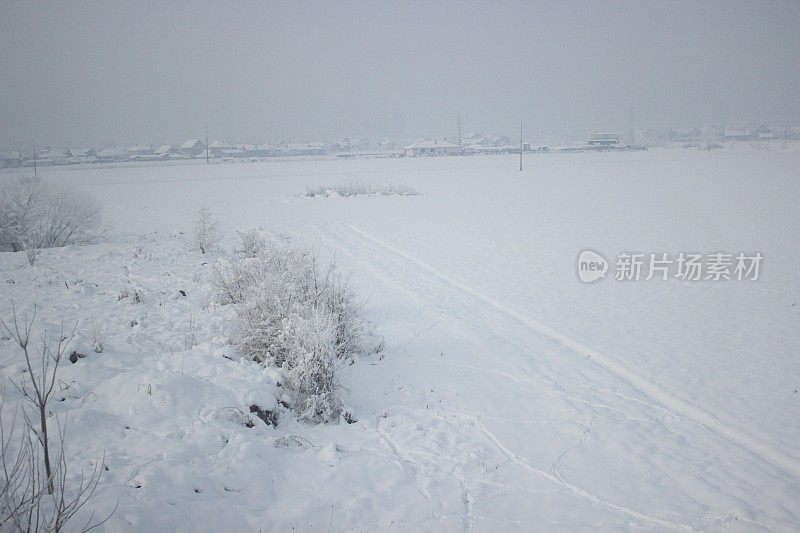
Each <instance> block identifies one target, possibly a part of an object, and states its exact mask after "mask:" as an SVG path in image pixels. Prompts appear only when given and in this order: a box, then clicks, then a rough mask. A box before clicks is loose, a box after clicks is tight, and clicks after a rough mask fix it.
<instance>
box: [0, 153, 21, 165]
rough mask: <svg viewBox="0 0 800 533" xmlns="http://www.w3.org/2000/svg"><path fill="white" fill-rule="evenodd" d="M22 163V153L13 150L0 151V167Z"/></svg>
mask: <svg viewBox="0 0 800 533" xmlns="http://www.w3.org/2000/svg"><path fill="white" fill-rule="evenodd" d="M21 164H22V155H21V154H20V153H19V152H17V151H15V150H12V151H8V152H0V168H3V167H18V166H20V165H21Z"/></svg>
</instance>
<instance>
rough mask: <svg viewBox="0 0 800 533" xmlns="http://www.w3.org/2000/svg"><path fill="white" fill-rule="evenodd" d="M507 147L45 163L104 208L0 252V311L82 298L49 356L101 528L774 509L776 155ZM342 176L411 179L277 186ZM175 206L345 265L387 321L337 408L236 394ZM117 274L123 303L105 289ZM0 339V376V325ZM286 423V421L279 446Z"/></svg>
mask: <svg viewBox="0 0 800 533" xmlns="http://www.w3.org/2000/svg"><path fill="white" fill-rule="evenodd" d="M516 164H517V161H516V158H515V157H514V156H509V157H504V156H498V157H464V158H434V159H410V160H409V159H399V160H395V159H392V160H381V159H373V160H348V161H304V162H270V163H259V164H231V165H208V166H206V165H200V166H198V165H191V166H165V167H136V168H110V169H67V168H64V169H55V168H54V169H46V170H44V171H43V172H42V174H43V176H44V178H45V179H46V180H51V181H56V182H64V183H71V184H74V185H76V186H80V187H85V188H86V190H87V191H89V192H91V194H93V195H94V196H96V197H97V198H98V199H99V200H100V202H101V203H102V204H103V205H104V210H105V216H106V219H107V220H109V221H112V222H113V223H114V228H113V229H112V230H111V231H110V232H109V234H108V235H107V237H106V238H104V240H103V242H100V243H98V244H96V245H91V246H86V247H71V248H65V249H55V250H48V251H46V252H44V253H43V254H42V256H41V258H40V259H39V261H38V263H37V265H36V266H35V267H33V268H30V267H27V266H26V264H25V260H24V257H22V254H8V253H6V254H0V281H2V298H0V313H2V314H3V316H4V317H7V316H8V313H9V310H10V304H9V299H10V298H13V299H14V300H15V301H16V302H17V305H18V306H20V307H21V308H22V309H23V310H30V309H31V308H32V306H33V304H34V303H38V304H39V306H40V307H41V310H40V313H39V314H40V316H41V317H43V319H44V320H46V321H47V322H49V323H50V325H51V326H52V325H54V324H55V323H56V322H57V321H58V320H59V319H60V318H61V317H62V316H63V317H64V318H65V320H67V321H74V320H80V321H81V322H80V325H79V331H81V338H79V339H78V340H77V341H76V342H77V344H76V346H77V347H78V349H79V351H82V352H85V353H88V356H87V357H86V358H84V359H80V360H78V362H77V363H76V364H74V365H70V364H67V365H66V366H65V367H64V369H63V376H62V377H61V379H62V380H63V381H64V383H65V384H67V385H68V386H69V388H68V389H65V390H64V391H63V397H64V401H63V402H60V403H59V405H58V407H57V409H58V411H59V412H64V413H68V415H69V416H68V419H69V429H68V436H67V444H68V446H69V449H70V451H71V457H74V458H75V460H76V461H78V462H83V463H84V464H86V465H89V464H90V462H91V460H93V459H96V458H98V457H100V456H102V455H103V453H104V452H105V456H106V462H107V464H108V467H109V469H108V471H107V472H105V473H104V476H103V478H102V480H101V483H100V488H101V490H100V491H99V492H98V495H97V497H96V498H95V500H94V501H93V505H94V508H95V509H97V512H98V514H102V513H103V511H104V510H110V509H111V508H113V507H114V504H115V503H116V502H117V500H119V510H118V511H117V512H116V513H115V514H114V516H113V517H112V518H111V520H109V522H108V523H106V524H104V525H103V527H102V529H103V530H105V531H134V530H143V529H148V530H151V531H250V530H253V531H257V530H263V531H286V530H292V529H293V528H294V529H295V530H298V531H308V530H320V529H323V530H326V531H327V530H330V531H348V530H355V531H359V530H363V531H386V530H391V531H438V530H446V531H461V530H474V531H495V530H498V529H500V528H511V529H512V530H528V531H530V530H538V531H578V530H584V529H601V530H614V531H618V530H630V529H650V530H659V531H661V530H692V529H694V530H712V531H714V530H728V531H737V530H739V531H758V530H774V531H793V530H794V531H796V530H798V529H800V445H798V440H799V439H800V416H798V415H800V412H799V411H800V393H798V388H800V306H798V300H799V299H800V276H798V274H797V272H798V270H797V269H798V265H800V241H799V240H798V238H797V236H798V235H800V153H798V152H795V151H780V150H775V151H767V150H764V151H737V150H725V151H712V152H702V151H678V150H675V151H673V150H663V151H650V152H643V153H603V154H542V155H537V156H530V157H527V158H526V170H525V171H524V172H519V171H517V170H516ZM12 175H13V173H6V174H5V176H12ZM352 181H357V182H362V181H363V182H367V183H370V184H373V185H380V184H395V185H402V186H408V187H412V188H413V189H415V190H416V191H418V192H419V193H420V194H419V195H417V196H380V195H376V196H359V197H350V198H340V197H324V196H317V197H314V198H308V197H305V196H303V193H304V192H305V191H306V188H307V187H316V186H320V185H331V184H336V183H348V182H352ZM200 206H209V207H211V208H212V210H213V211H214V213H215V214H216V216H217V218H218V219H219V220H220V221H221V223H222V225H223V226H224V228H225V229H226V230H227V232H228V236H229V237H230V236H231V235H232V232H233V229H234V228H236V227H253V226H261V227H263V228H264V229H266V230H269V231H274V232H281V233H288V234H291V235H294V236H295V237H296V238H297V239H298V240H299V241H302V242H305V244H306V245H307V246H309V247H312V248H318V249H319V250H320V251H321V252H322V254H323V255H327V254H334V253H335V254H336V257H337V261H338V263H339V265H340V267H341V268H342V269H344V270H347V271H351V272H352V273H353V284H354V287H355V288H356V290H357V291H358V293H359V294H360V295H361V296H362V298H363V299H364V314H365V315H366V316H367V317H368V318H369V319H370V320H372V321H373V322H374V323H375V324H376V325H377V327H378V329H379V331H380V333H381V334H383V336H384V337H385V339H386V349H385V352H384V354H383V358H378V357H377V356H370V357H364V358H361V359H359V360H357V361H356V363H355V364H353V365H352V366H346V367H344V368H343V369H342V372H343V379H344V382H345V384H346V387H347V393H346V394H345V402H346V404H347V406H348V407H349V408H350V409H352V411H353V412H354V414H355V416H356V418H357V419H358V422H357V423H354V424H344V423H342V424H338V425H328V426H308V425H304V424H300V423H298V422H296V421H293V420H292V417H291V414H290V413H289V412H283V413H282V415H281V420H280V422H279V424H278V427H277V428H271V427H268V426H267V425H266V424H264V423H262V422H261V421H260V420H258V419H257V418H255V416H254V415H251V414H250V413H249V412H248V406H249V405H252V404H258V405H261V406H262V407H270V408H271V407H273V406H274V405H273V404H274V401H275V400H274V398H275V394H276V390H275V384H274V379H273V376H271V375H270V374H269V372H266V371H264V370H262V369H261V368H260V367H259V366H257V365H255V364H254V363H249V362H245V361H242V360H240V359H239V358H238V357H236V354H235V352H234V351H233V349H232V348H231V347H230V345H229V341H228V338H229V336H230V334H231V327H232V326H231V316H230V313H231V311H230V310H229V309H226V308H223V307H219V306H215V305H213V304H212V300H211V297H210V293H209V287H208V277H209V271H208V268H209V265H208V264H207V262H208V260H209V258H208V257H207V256H202V255H200V254H199V253H197V252H193V251H191V250H190V249H189V248H190V245H189V237H188V235H186V234H180V233H179V232H180V231H188V230H189V227H190V224H191V219H192V215H193V213H194V212H195V211H196V209H197V208H198V207H200ZM586 248H591V249H593V250H597V251H599V252H601V253H603V254H604V255H606V257H609V258H613V257H614V256H615V255H616V254H618V253H619V252H623V251H637V252H645V253H649V252H652V253H662V252H666V253H670V254H677V253H678V252H702V253H713V252H717V251H727V252H731V253H735V252H740V251H741V252H748V253H753V252H760V253H761V254H763V256H764V262H763V264H762V269H761V273H760V277H759V279H758V280H757V281H741V282H739V281H727V282H712V281H702V282H701V281H697V282H685V281H679V280H675V279H671V280H667V281H660V280H651V281H639V282H627V283H624V282H619V281H615V280H613V279H605V280H602V281H600V282H597V283H595V284H591V285H585V284H582V283H581V282H580V281H579V280H578V277H577V276H576V271H575V268H576V265H575V263H576V257H577V255H578V253H579V252H580V251H581V250H583V249H586ZM612 268H613V267H612ZM9 280H13V283H11V282H10V281H9ZM65 282H66V283H65ZM137 288H138V289H140V290H141V293H142V296H143V297H142V301H141V303H138V304H132V303H131V302H132V299H131V298H130V297H128V298H122V299H119V296H120V293H121V292H122V291H125V290H127V291H128V293H129V294H131V293H132V291H133V289H137ZM179 290H184V291H185V292H186V296H185V297H184V296H182V295H181V294H180V293H179V292H178V291H179ZM92 321H94V322H95V323H97V324H101V325H102V328H103V331H104V334H105V338H106V343H105V344H106V346H105V349H104V351H103V352H102V353H101V354H95V353H93V352H91V348H90V347H89V344H90V341H89V338H88V337H89V330H90V329H91V328H90V325H91V323H92ZM0 356H1V358H0V364H2V365H3V373H4V374H5V375H7V376H9V375H12V374H14V373H15V372H19V369H20V363H19V361H18V357H17V355H16V353H15V352H14V351H13V349H12V346H11V344H10V343H9V342H5V341H3V342H1V343H0ZM15 358H16V359H15ZM6 394H7V396H13V395H12V394H11V391H9V390H8V388H7V391H6ZM262 404H268V405H262ZM248 417H249V418H250V419H252V421H253V422H255V424H254V427H252V428H248V427H247V425H246V424H245V423H246V422H247V418H248ZM286 435H297V436H298V438H297V439H296V442H300V443H303V444H302V446H299V447H286V446H280V443H281V442H285V439H284V440H280V439H281V437H285V436H286ZM276 443H278V444H279V445H278V446H276Z"/></svg>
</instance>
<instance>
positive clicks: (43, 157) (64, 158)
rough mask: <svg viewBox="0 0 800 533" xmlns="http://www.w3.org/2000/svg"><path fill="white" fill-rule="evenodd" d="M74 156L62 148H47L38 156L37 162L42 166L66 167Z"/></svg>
mask: <svg viewBox="0 0 800 533" xmlns="http://www.w3.org/2000/svg"><path fill="white" fill-rule="evenodd" d="M70 157H72V154H70V153H69V151H68V150H62V149H60V148H45V149H44V150H42V151H40V152H38V153H37V154H36V162H37V164H40V165H65V164H67V163H68V162H69V159H70Z"/></svg>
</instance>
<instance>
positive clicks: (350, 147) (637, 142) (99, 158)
mask: <svg viewBox="0 0 800 533" xmlns="http://www.w3.org/2000/svg"><path fill="white" fill-rule="evenodd" d="M550 137H553V138H558V137H559V136H557V135H550ZM517 141H518V140H517ZM798 141H800V127H797V126H781V127H770V126H768V125H766V124H758V123H749V124H743V125H740V126H735V127H721V126H718V125H715V124H710V125H707V126H704V127H690V128H685V129H657V128H644V129H636V130H631V131H630V132H628V134H627V135H626V134H624V133H620V132H614V131H610V132H609V131H606V132H589V133H588V134H585V139H584V140H583V141H582V142H574V141H572V142H570V141H569V140H557V141H556V142H551V143H547V144H540V145H532V144H531V143H530V142H522V145H521V146H520V144H519V142H517V143H515V142H514V141H513V140H512V139H511V138H509V137H507V136H504V135H484V134H480V133H475V134H472V135H469V136H467V137H464V138H461V139H458V138H457V139H456V140H452V139H451V140H448V139H447V138H433V137H425V138H419V139H416V140H414V141H411V142H396V141H394V140H392V139H388V138H385V139H382V140H380V141H377V142H374V141H370V140H369V139H367V138H364V137H360V138H349V137H345V138H342V139H339V140H335V141H327V142H307V143H289V142H278V143H267V144H236V143H228V142H224V141H219V140H215V141H212V142H208V143H207V142H206V141H205V140H204V139H188V140H186V141H185V142H183V143H182V144H163V145H160V146H155V145H144V144H140V145H134V146H123V147H116V146H110V147H105V148H93V147H80V148H72V147H69V148H64V147H49V146H44V147H41V148H34V147H31V148H30V149H28V150H27V151H17V150H5V151H0V168H4V167H6V168H7V167H31V166H50V165H78V164H97V163H136V162H149V161H179V160H207V161H209V162H212V161H213V162H215V163H222V162H233V161H237V160H238V161H243V160H249V161H257V160H262V159H268V158H290V157H301V156H302V157H310V156H315V157H329V158H334V157H336V158H365V157H435V156H455V155H490V154H515V153H516V154H518V153H519V152H520V150H522V152H523V153H543V152H585V151H634V150H647V149H648V148H651V147H661V146H667V147H678V148H696V149H706V150H711V149H718V148H723V147H724V146H726V145H730V144H731V143H749V144H753V145H766V146H769V145H770V144H777V143H783V144H784V145H785V144H786V143H787V142H798Z"/></svg>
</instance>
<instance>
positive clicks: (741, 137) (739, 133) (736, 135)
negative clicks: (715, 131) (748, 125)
mask: <svg viewBox="0 0 800 533" xmlns="http://www.w3.org/2000/svg"><path fill="white" fill-rule="evenodd" d="M725 140H726V141H749V140H750V133H749V132H748V131H747V130H746V129H731V130H725Z"/></svg>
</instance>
